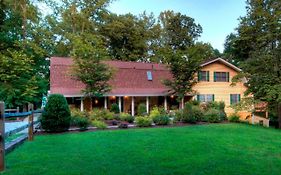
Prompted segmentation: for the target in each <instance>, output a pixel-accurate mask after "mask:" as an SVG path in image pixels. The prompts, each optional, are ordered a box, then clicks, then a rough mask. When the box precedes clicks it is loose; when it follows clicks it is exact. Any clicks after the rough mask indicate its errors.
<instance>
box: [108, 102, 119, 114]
mask: <svg viewBox="0 0 281 175" xmlns="http://www.w3.org/2000/svg"><path fill="white" fill-rule="evenodd" d="M110 112H113V113H114V114H118V113H119V112H120V110H119V106H118V105H117V104H116V103H113V104H112V105H111V107H110Z"/></svg>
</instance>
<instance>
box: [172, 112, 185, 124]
mask: <svg viewBox="0 0 281 175" xmlns="http://www.w3.org/2000/svg"><path fill="white" fill-rule="evenodd" d="M182 119H183V110H176V111H175V117H174V121H178V122H181V121H182Z"/></svg>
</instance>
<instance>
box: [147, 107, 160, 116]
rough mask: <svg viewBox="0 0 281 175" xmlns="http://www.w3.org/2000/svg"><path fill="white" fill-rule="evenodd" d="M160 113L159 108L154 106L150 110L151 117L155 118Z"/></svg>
mask: <svg viewBox="0 0 281 175" xmlns="http://www.w3.org/2000/svg"><path fill="white" fill-rule="evenodd" d="M159 115H161V113H160V110H159V108H158V107H153V108H152V110H151V111H150V114H149V117H151V118H152V119H153V118H154V117H157V116H159Z"/></svg>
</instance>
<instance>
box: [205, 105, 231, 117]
mask: <svg viewBox="0 0 281 175" xmlns="http://www.w3.org/2000/svg"><path fill="white" fill-rule="evenodd" d="M224 108H225V104H224V102H222V101H221V102H216V101H213V102H208V103H206V111H208V110H210V109H216V110H218V111H220V114H219V117H220V120H221V121H224V120H227V116H226V113H225V110H224Z"/></svg>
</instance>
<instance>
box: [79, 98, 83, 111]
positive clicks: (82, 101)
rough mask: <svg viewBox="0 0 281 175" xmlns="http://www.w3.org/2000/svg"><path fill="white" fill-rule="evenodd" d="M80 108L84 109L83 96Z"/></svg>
mask: <svg viewBox="0 0 281 175" xmlns="http://www.w3.org/2000/svg"><path fill="white" fill-rule="evenodd" d="M80 110H81V111H84V99H83V98H81V101H80Z"/></svg>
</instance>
